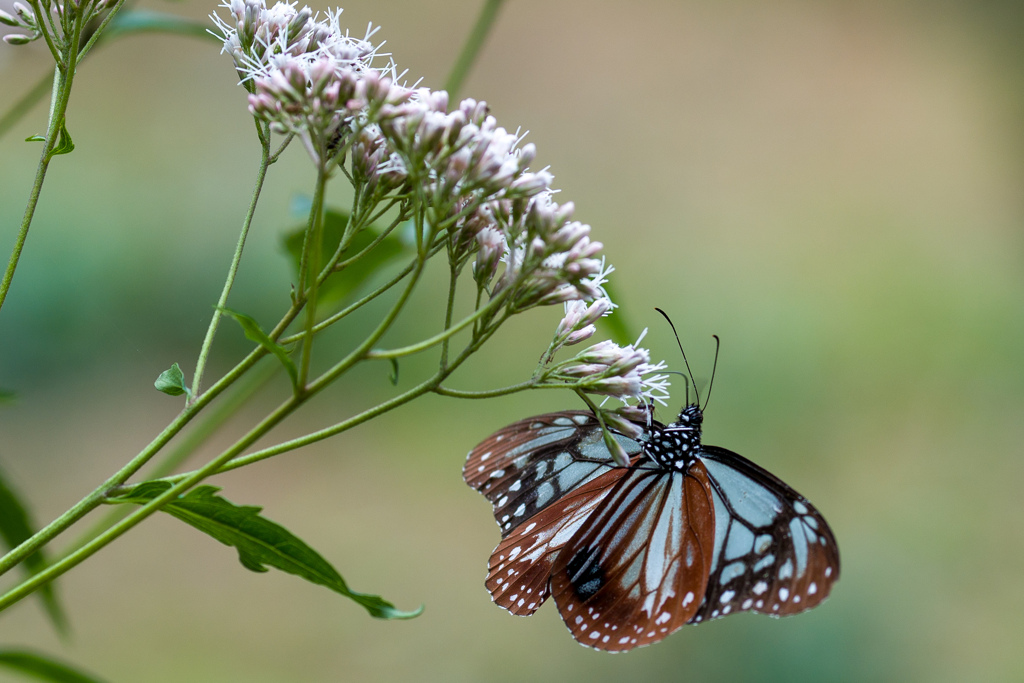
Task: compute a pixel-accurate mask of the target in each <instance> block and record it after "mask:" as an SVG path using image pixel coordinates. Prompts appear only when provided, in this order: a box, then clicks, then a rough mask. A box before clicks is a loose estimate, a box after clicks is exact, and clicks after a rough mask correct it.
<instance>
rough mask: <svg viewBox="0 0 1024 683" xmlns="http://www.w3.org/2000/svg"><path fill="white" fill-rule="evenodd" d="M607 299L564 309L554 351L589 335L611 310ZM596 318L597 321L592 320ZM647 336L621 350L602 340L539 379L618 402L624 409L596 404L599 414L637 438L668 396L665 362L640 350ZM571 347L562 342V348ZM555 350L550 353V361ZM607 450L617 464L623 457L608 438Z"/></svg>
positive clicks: (604, 420) (610, 426) (622, 431)
mask: <svg viewBox="0 0 1024 683" xmlns="http://www.w3.org/2000/svg"><path fill="white" fill-rule="evenodd" d="M610 305H611V302H608V301H607V299H598V300H597V301H595V302H594V303H593V304H591V305H590V306H586V305H584V304H581V303H578V302H573V303H572V304H571V305H567V306H566V315H565V317H564V318H563V319H562V321H561V323H559V325H558V330H557V331H556V332H555V341H554V342H553V343H552V349H557V347H558V342H559V340H570V339H572V338H573V335H574V334H579V335H581V336H582V335H586V336H585V337H583V338H586V337H589V336H590V334H592V332H591V331H590V330H589V328H590V327H592V325H593V323H592V322H588V321H591V320H596V319H597V317H600V315H602V314H603V313H604V312H607V311H608V310H609V308H610ZM595 316H596V317H595ZM646 334H647V330H646V329H645V330H644V331H643V332H642V333H641V334H640V337H639V338H638V339H637V340H636V342H634V343H633V344H630V345H628V346H619V345H618V344H616V343H615V342H612V341H602V342H599V343H597V344H594V345H593V346H591V347H589V348H587V349H584V350H583V351H581V352H580V353H578V354H577V355H576V356H575V357H573V358H570V359H569V360H566V361H563V362H561V363H558V364H556V365H553V366H551V367H547V368H545V369H544V370H543V372H542V373H541V375H540V379H541V380H542V381H544V382H554V383H568V384H571V385H572V386H573V387H574V388H576V389H577V390H579V391H583V392H585V393H588V394H596V395H598V396H604V397H605V402H606V401H607V399H608V398H617V399H619V400H620V401H621V403H622V405H619V406H617V407H614V408H606V407H605V405H604V402H602V404H601V405H599V406H598V416H599V417H600V419H601V420H602V421H603V422H604V424H605V426H607V427H609V428H611V429H614V430H616V431H618V432H620V433H622V434H625V435H626V436H629V437H631V438H634V439H637V438H640V436H641V435H642V434H643V426H642V425H644V424H648V423H649V421H650V416H651V407H652V406H653V404H654V403H655V402H657V403H660V404H662V405H665V403H666V399H667V398H668V387H669V381H668V375H667V374H663V373H662V370H664V369H665V368H666V365H665V363H664V361H661V362H658V363H653V364H652V363H651V354H650V352H649V351H648V350H647V349H645V348H641V347H640V342H641V341H643V338H644V336H645V335H646ZM565 343H569V342H568V341H563V342H562V344H565ZM551 353H553V351H549V354H548V356H549V357H550V355H551ZM606 442H607V443H608V447H609V448H610V449H611V450H612V454H613V455H614V456H615V458H616V460H618V461H619V464H620V465H625V464H626V462H627V460H628V459H627V458H626V457H625V453H624V452H623V451H622V447H621V446H617V445H616V442H615V440H614V439H606Z"/></svg>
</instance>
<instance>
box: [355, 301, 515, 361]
mask: <svg viewBox="0 0 1024 683" xmlns="http://www.w3.org/2000/svg"><path fill="white" fill-rule="evenodd" d="M504 302H505V298H504V297H503V296H501V295H499V296H498V297H497V298H496V299H494V300H493V301H490V302H489V303H488V304H487V305H486V306H484V307H483V308H480V309H477V310H476V311H475V312H474V313H473V314H472V315H469V316H466V317H465V318H463V319H462V320H461V321H459V324H458V325H455V326H454V327H449V328H448V329H446V330H444V331H443V332H440V333H438V334H435V335H434V336H433V337H431V338H430V339H424V340H423V341H421V342H419V343H416V344H411V345H409V346H403V347H402V348H400V349H391V350H389V351H370V352H368V353H367V354H366V358H368V359H373V360H381V359H385V358H400V357H401V356H410V355H412V354H414V353H419V352H421V351H426V350H427V349H429V348H431V347H432V346H436V345H438V344H440V343H442V342H447V341H448V340H449V339H451V337H452V335H454V334H457V333H458V332H461V331H462V330H464V329H466V328H467V327H469V326H470V325H472V324H473V323H474V322H476V321H477V320H479V319H480V318H482V317H484V316H486V315H487V314H489V313H491V312H492V311H493V310H494V309H495V308H499V307H500V306H501V305H502V304H504ZM446 322H448V321H446Z"/></svg>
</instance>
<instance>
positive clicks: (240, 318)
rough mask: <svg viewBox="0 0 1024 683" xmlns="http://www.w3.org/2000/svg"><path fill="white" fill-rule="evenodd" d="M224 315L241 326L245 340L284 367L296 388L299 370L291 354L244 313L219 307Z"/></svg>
mask: <svg viewBox="0 0 1024 683" xmlns="http://www.w3.org/2000/svg"><path fill="white" fill-rule="evenodd" d="M219 310H220V311H221V312H222V313H224V314H225V315H229V316H231V317H232V318H234V319H235V320H236V321H237V322H238V324H239V325H241V326H242V331H243V332H244V333H245V338H246V339H248V340H249V341H254V342H256V343H257V344H259V345H260V346H262V347H263V348H265V349H266V350H267V351H269V352H270V353H272V354H274V355H275V356H277V359H278V360H279V361H281V364H282V365H284V369H285V370H287V371H288V376H289V377H291V378H292V386H293V387H296V388H297V387H298V385H299V370H298V368H296V367H295V361H293V360H292V357H291V354H290V353H289V352H288V349H286V348H285V347H283V346H281V345H280V344H278V343H277V342H275V341H274V340H273V339H271V338H270V337H269V336H268V335H267V333H266V332H264V331H263V328H262V327H260V324H259V323H258V322H256V321H255V320H253V318H252V317H250V316H248V315H246V314H245V313H239V312H238V311H233V310H231V309H230V308H225V307H223V306H222V307H221V308H220V309H219Z"/></svg>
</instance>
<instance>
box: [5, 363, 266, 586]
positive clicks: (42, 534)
mask: <svg viewBox="0 0 1024 683" xmlns="http://www.w3.org/2000/svg"><path fill="white" fill-rule="evenodd" d="M264 355H266V351H264V350H263V349H262V348H257V349H255V350H254V351H253V352H252V353H250V354H249V355H248V356H246V358H245V359H244V360H242V362H241V363H239V364H238V365H236V366H235V367H234V368H233V369H232V370H231V371H230V372H229V373H228V374H226V375H224V377H222V378H221V379H220V380H219V381H218V382H217V383H216V384H214V385H213V386H212V387H210V388H209V389H207V390H206V392H205V393H204V394H203V395H202V396H201V397H200V398H199V399H198V400H196V401H195V403H193V404H192V405H190V406H188V407H187V408H186V409H185V410H183V411H182V412H181V413H180V414H179V415H178V417H176V418H175V419H174V421H173V422H171V423H170V424H169V425H167V427H165V428H164V430H163V431H162V432H160V434H158V435H157V437H156V438H155V439H153V440H152V441H151V442H150V443H149V445H147V446H146V447H145V448H144V449H143V450H141V451H140V452H139V453H138V455H136V456H135V457H134V458H132V459H131V460H130V461H129V462H128V464H127V465H125V466H124V467H122V468H121V469H120V470H118V471H117V472H115V473H114V474H113V475H112V476H111V477H110V478H108V479H107V480H106V481H105V482H103V483H102V484H100V485H99V486H97V487H96V488H95V489H94V490H93V491H92V492H91V493H89V494H88V495H87V496H85V497H84V498H82V500H80V501H78V503H76V504H75V505H74V506H72V507H71V508H70V509H68V510H67V511H66V512H64V514H62V515H60V516H59V517H57V519H55V520H53V521H52V522H50V523H49V524H47V525H46V526H45V527H43V528H42V529H40V530H39V531H37V532H36V533H35V534H33V535H32V536H31V537H30V538H28V539H26V540H25V541H24V542H23V543H22V544H21V545H19V546H18V547H16V548H13V549H12V550H11V551H10V552H8V553H7V554H6V555H4V556H3V557H2V558H0V574H4V573H6V572H7V571H9V570H10V569H11V568H12V567H14V566H16V565H17V564H19V563H20V562H21V561H22V560H24V559H25V558H26V557H28V556H29V555H31V554H32V553H34V552H35V551H37V550H38V549H39V548H41V547H43V546H44V545H46V544H47V543H49V542H50V541H51V540H53V539H54V538H56V537H57V536H58V535H59V534H61V533H62V532H64V531H65V530H66V529H67V528H68V527H70V526H71V525H73V524H74V523H75V522H77V521H78V520H80V519H82V517H84V516H85V515H86V514H88V513H89V512H90V511H91V510H94V509H95V508H96V507H97V506H98V505H99V504H100V503H102V502H103V497H104V496H105V495H106V492H107V491H109V490H110V489H111V488H113V487H115V486H120V485H121V484H123V483H124V482H126V481H128V478H129V477H131V476H132V475H133V474H135V473H136V472H137V471H139V469H140V468H141V467H142V466H143V465H145V464H146V463H147V462H149V460H150V459H152V457H153V456H154V455H156V454H157V453H158V452H159V451H160V449H162V448H163V447H164V446H165V445H166V444H167V442H168V441H170V440H171V439H172V438H173V437H174V436H175V435H176V434H177V433H178V432H180V431H181V429H182V428H183V427H184V426H185V425H186V424H188V423H189V421H190V420H191V419H192V418H193V417H195V415H196V414H197V413H198V412H199V411H200V410H202V409H203V408H204V407H205V406H206V405H207V404H209V403H210V401H212V400H213V399H214V398H216V397H217V395H219V394H220V393H221V392H222V391H224V389H226V388H227V387H228V386H230V385H231V384H232V383H233V382H234V381H235V380H236V379H238V378H239V377H240V376H241V375H242V374H244V373H245V372H246V371H247V370H248V369H249V368H250V367H252V365H253V364H254V363H255V362H256V361H257V360H259V359H260V358H262V357H263V356H264Z"/></svg>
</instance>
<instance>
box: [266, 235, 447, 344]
mask: <svg viewBox="0 0 1024 683" xmlns="http://www.w3.org/2000/svg"><path fill="white" fill-rule="evenodd" d="M441 246H443V243H440V244H437V245H435V246H434V249H433V250H432V251H431V252H430V254H429V256H433V255H434V254H435V253H437V251H438V249H440V248H441ZM429 256H428V258H429ZM417 263H418V260H416V261H413V262H411V263H410V264H409V265H408V266H406V267H405V268H403V269H402V272H400V273H399V274H398V275H396V276H395V277H393V278H392V279H391V280H390V281H389V282H387V283H385V284H383V285H381V286H380V287H379V288H378V289H377V290H375V291H373V292H370V293H369V294H367V295H366V296H364V297H363V298H362V299H360V300H359V301H356V302H354V303H352V304H350V305H348V306H346V307H345V308H343V309H342V310H340V311H338V312H337V313H335V314H334V315H332V316H331V317H329V318H325V319H324V320H322V321H321V322H320V323H319V324H317V325H316V326H315V327H314V328H313V334H317V333H318V332H320V331H322V330H324V329H326V328H328V327H330V326H331V325H333V324H334V323H336V322H338V321H339V320H341V319H342V318H344V317H346V316H348V315H350V314H351V313H353V312H354V311H356V310H358V309H360V308H362V307H363V306H365V305H366V304H368V303H370V302H371V301H373V300H374V299H376V298H377V297H378V296H380V295H381V294H384V293H385V292H387V291H388V290H390V289H391V288H392V287H394V286H395V285H397V284H398V283H399V282H401V281H402V280H404V279H405V277H406V276H407V275H408V274H409V273H411V272H412V271H413V270H415V269H416V264H417ZM305 334H306V333H305V332H297V333H296V334H292V335H289V336H287V337H282V338H281V339H280V340H278V343H280V344H293V343H295V342H297V341H299V340H300V339H302V337H303V336H304V335H305ZM271 338H272V339H273V338H274V337H273V335H271Z"/></svg>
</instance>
